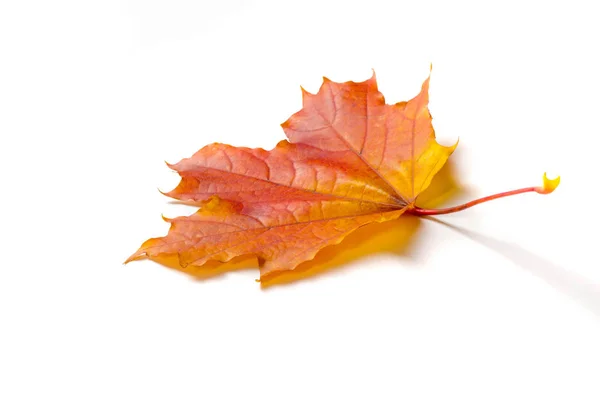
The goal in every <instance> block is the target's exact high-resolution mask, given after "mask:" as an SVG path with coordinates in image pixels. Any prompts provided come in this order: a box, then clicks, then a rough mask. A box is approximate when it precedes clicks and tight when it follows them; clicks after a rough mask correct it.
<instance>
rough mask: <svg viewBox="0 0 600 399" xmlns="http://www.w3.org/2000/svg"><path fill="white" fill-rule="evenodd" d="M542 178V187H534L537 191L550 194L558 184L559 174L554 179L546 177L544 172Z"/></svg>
mask: <svg viewBox="0 0 600 399" xmlns="http://www.w3.org/2000/svg"><path fill="white" fill-rule="evenodd" d="M543 180H544V184H543V185H542V187H536V189H535V191H536V192H537V193H540V194H550V193H551V192H553V191H554V190H556V187H558V185H559V184H560V176H557V177H556V178H554V179H548V176H547V175H546V173H544V177H543Z"/></svg>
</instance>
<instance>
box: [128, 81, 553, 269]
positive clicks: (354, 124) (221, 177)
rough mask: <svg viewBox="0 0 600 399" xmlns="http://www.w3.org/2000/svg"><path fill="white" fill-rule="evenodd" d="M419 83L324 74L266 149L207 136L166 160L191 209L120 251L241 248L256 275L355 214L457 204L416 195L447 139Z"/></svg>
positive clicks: (382, 217)
mask: <svg viewBox="0 0 600 399" xmlns="http://www.w3.org/2000/svg"><path fill="white" fill-rule="evenodd" d="M428 90H429V78H427V79H426V80H425V82H424V83H423V85H422V88H421V91H420V93H419V94H418V95H417V96H416V97H414V98H413V99H411V100H410V101H407V102H399V103H396V104H391V105H390V104H386V103H385V100H384V97H383V95H382V94H381V93H380V92H379V90H378V88H377V81H376V78H375V74H373V76H372V77H371V78H370V79H368V80H366V81H364V82H345V83H336V82H332V81H331V80H329V79H326V78H325V79H324V81H323V84H322V85H321V88H320V89H319V91H318V92H317V93H316V94H310V93H308V92H306V91H304V90H302V99H303V107H302V109H301V110H300V111H298V112H297V113H295V114H294V115H292V116H291V117H290V118H289V119H288V120H287V121H286V122H284V123H283V124H282V127H283V130H284V132H285V134H286V136H287V138H288V140H284V141H280V142H279V143H278V144H277V145H276V146H275V148H273V149H272V150H270V151H267V150H263V149H260V148H244V147H234V146H230V145H226V144H220V143H214V144H210V145H207V146H206V147H204V148H202V149H200V150H199V151H198V152H196V153H195V154H194V155H193V156H192V157H190V158H186V159H183V160H182V161H180V162H178V163H176V164H174V165H168V166H169V167H170V168H171V169H173V170H175V171H176V172H177V173H178V174H179V175H180V177H181V181H180V183H179V185H178V186H177V187H176V188H175V189H173V190H172V191H170V192H168V193H165V195H167V196H169V197H172V198H175V199H177V200H181V201H186V202H190V201H191V202H193V203H196V204H197V205H199V207H200V209H199V210H198V211H197V212H196V213H195V214H193V215H191V216H187V217H177V218H174V219H168V220H166V221H167V222H169V223H171V228H170V230H169V232H168V234H167V235H166V236H165V237H161V238H152V239H149V240H147V241H146V242H144V243H143V244H142V246H141V247H140V249H138V250H137V251H136V252H135V253H134V254H133V255H132V256H131V257H129V259H127V261H126V262H129V261H132V260H138V259H143V258H149V259H152V260H155V261H158V262H164V261H165V260H166V259H171V260H172V259H176V260H177V263H178V265H179V266H180V267H187V266H204V265H206V264H207V262H209V264H210V261H216V262H229V261H231V260H232V259H234V258H239V257H242V256H248V255H252V256H255V257H256V258H257V259H258V261H259V269H260V275H261V279H264V278H265V277H267V276H270V275H272V274H275V273H276V272H282V271H289V270H293V269H295V268H296V267H297V266H298V265H300V264H302V263H304V262H306V261H309V260H311V259H313V258H314V257H315V255H316V254H317V253H318V252H319V251H321V250H322V249H323V248H325V247H328V246H331V245H335V244H339V243H340V242H341V241H342V240H343V239H344V238H345V237H346V236H348V235H349V234H350V233H352V232H353V231H355V230H357V229H358V228H360V227H361V226H365V225H367V224H371V223H375V222H377V223H381V222H386V221H390V220H394V219H397V218H398V217H399V216H400V215H402V214H403V213H405V212H407V213H411V214H416V215H435V214H442V213H451V212H454V211H456V210H457V209H459V208H458V207H457V208H448V209H445V210H440V211H437V210H432V209H422V208H419V207H418V206H416V205H415V200H416V199H417V197H418V196H419V194H421V193H422V192H423V191H424V190H425V189H426V188H427V187H428V186H429V185H430V183H431V181H432V179H433V178H434V176H435V175H436V174H437V173H438V172H439V171H440V169H441V168H442V167H443V166H444V164H445V163H446V161H447V160H448V158H449V156H450V155H451V154H452V152H453V151H454V149H455V148H456V144H455V145H454V146H450V147H445V146H442V145H440V144H438V143H437V142H436V140H435V133H434V130H433V126H432V123H431V115H430V113H429V110H428V102H429V95H428ZM548 182H550V181H549V180H547V179H545V180H544V187H543V188H528V189H521V190H517V191H519V192H526V191H537V192H540V193H548V192H551V191H552V190H554V188H556V185H557V184H558V183H557V182H555V181H551V183H548ZM524 190H525V191H524ZM506 195H512V194H496V195H495V197H499V196H506ZM478 201H479V202H476V201H474V203H475V202H476V203H480V202H483V201H484V200H478ZM469 206H471V204H465V205H463V206H462V207H463V208H461V209H464V208H466V207H469Z"/></svg>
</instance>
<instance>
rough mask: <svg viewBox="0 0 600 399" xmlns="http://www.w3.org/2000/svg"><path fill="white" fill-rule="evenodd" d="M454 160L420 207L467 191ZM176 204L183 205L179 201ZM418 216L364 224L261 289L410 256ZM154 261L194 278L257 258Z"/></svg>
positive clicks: (252, 263)
mask: <svg viewBox="0 0 600 399" xmlns="http://www.w3.org/2000/svg"><path fill="white" fill-rule="evenodd" d="M455 162H456V161H455V160H452V159H451V160H449V161H448V162H447V163H446V165H444V167H443V168H442V169H441V170H440V171H439V172H438V173H437V175H436V176H435V177H434V178H433V180H432V182H431V185H430V186H429V187H428V188H427V190H426V191H424V192H423V193H422V194H421V195H420V196H419V198H418V200H417V204H418V205H419V206H427V207H430V208H433V207H439V206H440V205H442V204H444V203H446V202H447V201H448V200H450V199H454V198H457V197H460V196H462V195H463V194H464V193H465V192H466V191H467V190H466V189H465V188H464V187H463V186H461V185H460V184H459V183H458V181H457V179H456V163H455ZM175 203H178V204H182V202H181V201H176V202H175ZM183 204H186V203H183ZM420 219H421V218H419V217H415V216H411V215H402V216H401V217H400V218H399V219H397V220H393V221H389V222H385V223H373V224H371V225H367V226H364V227H362V228H360V229H358V230H356V231H355V232H353V233H351V234H349V235H348V236H347V237H346V238H345V239H344V240H343V241H342V242H341V243H340V244H338V245H334V246H330V247H326V248H324V249H322V250H321V251H319V253H317V255H316V256H315V258H314V259H313V260H310V261H307V262H304V263H302V264H300V265H299V266H298V267H297V268H296V269H294V270H289V271H284V272H279V273H274V274H273V275H271V276H269V277H268V278H263V279H261V280H260V283H261V288H263V289H268V288H269V287H273V286H276V285H284V284H292V283H296V282H299V281H303V280H308V279H315V278H319V277H320V276H323V275H326V274H328V273H332V272H335V271H338V270H339V269H340V268H342V267H351V265H352V263H353V262H354V261H356V260H357V259H360V258H364V257H368V256H371V255H374V254H378V253H391V254H394V255H395V256H398V257H411V255H412V253H411V248H412V246H411V244H412V243H413V240H414V236H415V234H416V233H417V232H418V230H419V228H420V226H421V223H422V221H421V220H420ZM153 260H154V261H155V262H157V263H159V264H161V265H163V266H165V267H168V268H169V269H172V270H176V271H178V272H182V273H185V274H187V275H189V276H190V277H192V278H193V279H195V280H197V281H204V280H207V279H213V278H219V277H222V276H223V275H225V274H226V273H229V272H234V271H240V270H246V269H257V268H258V260H257V259H256V257H255V256H252V255H248V256H241V257H237V258H234V259H232V260H231V261H229V262H226V263H220V262H216V261H210V262H207V263H206V264H205V265H203V266H200V267H198V266H189V267H185V268H184V267H181V266H180V264H179V259H178V258H177V256H176V255H175V256H170V257H161V258H159V259H153ZM257 274H258V273H257Z"/></svg>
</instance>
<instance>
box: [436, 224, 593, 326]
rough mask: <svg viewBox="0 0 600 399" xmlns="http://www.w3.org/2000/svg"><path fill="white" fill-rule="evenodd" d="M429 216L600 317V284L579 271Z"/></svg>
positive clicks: (518, 246)
mask: <svg viewBox="0 0 600 399" xmlns="http://www.w3.org/2000/svg"><path fill="white" fill-rule="evenodd" d="M426 219H429V220H432V221H434V222H436V223H439V224H441V225H443V226H445V227H447V228H449V229H452V230H453V231H456V232H457V233H459V234H461V235H463V236H465V237H467V238H469V239H470V240H473V241H475V242H477V243H478V244H480V245H483V246H485V247H487V248H489V249H491V250H492V251H494V252H496V253H498V254H500V255H502V256H504V257H505V258H507V259H508V260H510V261H511V262H513V263H514V264H516V265H517V266H520V267H521V268H523V269H524V270H526V271H527V272H529V273H531V274H532V275H534V276H536V277H538V278H540V279H541V280H543V281H544V282H546V284H548V285H550V286H551V287H553V288H554V289H556V290H558V291H559V292H561V293H562V294H564V295H566V296H567V297H569V298H571V299H572V300H574V301H576V302H578V303H579V304H580V305H582V306H583V307H584V308H585V309H587V310H588V311H590V312H592V313H593V314H594V315H596V317H599V318H600V285H597V284H594V283H592V282H590V281H588V280H586V279H585V278H584V277H583V276H581V275H579V274H576V273H571V272H569V271H568V270H565V269H564V268H562V267H561V266H559V265H557V264H555V263H553V262H551V261H549V260H547V259H544V258H542V257H540V256H538V255H536V254H534V253H533V252H531V251H529V250H527V249H525V248H523V247H521V246H520V245H517V244H515V243H512V242H506V241H502V240H498V239H496V238H493V237H490V236H487V235H484V234H481V233H477V232H474V231H472V230H468V229H465V228H462V227H458V226H455V225H452V224H450V223H447V222H444V221H442V220H439V219H436V218H434V217H426Z"/></svg>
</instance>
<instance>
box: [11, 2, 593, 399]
mask: <svg viewBox="0 0 600 399" xmlns="http://www.w3.org/2000/svg"><path fill="white" fill-rule="evenodd" d="M0 4H1V5H0V134H1V136H0V137H1V141H0V171H1V172H0V173H1V177H2V179H1V181H0V187H1V188H0V189H1V190H2V191H1V196H0V203H1V208H0V210H1V212H2V222H1V226H2V230H1V231H2V240H1V242H2V244H1V248H2V257H1V268H0V324H1V327H0V397H3V398H47V397H61V398H136V397H139V398H246V397H260V398H264V399H267V398H352V397H357V398H400V397H404V398H446V397H453V396H456V397H462V398H536V397H537V398H541V397H543V398H551V397H552V398H553V397H556V398H598V397H600V377H599V376H600V288H599V287H600V261H599V260H598V250H597V249H598V245H599V242H598V238H599V235H598V227H599V226H600V225H599V220H598V219H599V218H598V210H597V209H598V208H597V204H598V194H600V193H599V190H598V175H597V168H598V166H597V157H598V155H597V154H598V144H599V139H598V136H599V134H600V129H599V128H598V124H599V120H598V110H599V105H600V104H599V100H598V93H599V89H600V84H599V83H600V81H599V77H598V76H599V75H598V71H599V70H600V63H599V61H598V58H597V55H598V38H599V37H600V30H599V29H598V26H599V25H598V21H597V16H598V12H597V11H596V10H595V8H594V6H593V4H594V1H588V2H583V1H565V2H556V1H544V2H542V1H540V2H539V3H537V2H532V1H529V2H527V1H518V2H514V3H510V2H507V1H502V2H473V3H472V4H469V3H458V2H455V1H448V2H442V1H440V2H421V1H416V0H415V1H411V2H406V1H390V2H377V1H364V2H349V1H346V2H339V3H334V2H326V1H321V2H314V3H313V2H310V1H306V0H304V1H299V2H284V1H280V2H273V3H268V2H251V1H247V2H246V1H191V0H189V1H183V0H178V1H148V0H138V1H122V2H115V1H70V2H68V1H52V2H50V1H37V2H36V1H9V0H6V1H2V2H1V3H0ZM430 63H432V64H433V72H432V80H431V91H430V93H431V105H430V109H431V112H432V114H433V117H434V126H435V128H436V131H437V134H438V137H439V140H440V141H441V142H442V143H445V144H449V143H452V142H454V140H455V139H456V138H457V137H460V144H459V146H458V149H457V151H456V152H455V154H454V155H453V157H452V158H453V165H454V171H455V176H456V178H457V179H458V181H459V183H460V186H461V188H460V190H457V191H456V192H455V195H453V196H452V197H451V198H448V202H446V204H445V205H446V206H447V205H452V204H458V203H461V202H464V201H466V200H468V199H472V198H476V197H479V196H482V195H487V194H491V193H495V192H498V191H504V190H507V189H513V188H520V187H526V186H531V185H537V184H539V183H540V182H541V176H542V173H543V172H544V171H547V172H548V173H549V175H550V176H551V177H553V176H555V175H557V174H560V175H561V177H562V183H561V186H560V187H559V188H558V189H557V191H556V192H555V193H553V194H552V195H548V196H541V195H537V194H527V195H523V196H520V197H513V198H509V199H504V200H499V201H496V202H493V203H489V204H485V205H481V206H478V207H476V208H473V209H471V210H469V211H465V212H463V213H459V214H455V215H448V216H444V217H439V218H438V219H439V220H442V221H444V222H445V223H447V224H448V225H444V224H440V223H436V222H434V221H432V220H421V221H419V220H414V219H412V220H411V219H403V220H401V221H400V222H397V223H391V224H390V225H389V226H388V227H387V228H386V229H385V230H381V229H379V230H367V232H366V233H358V236H354V237H350V238H349V240H351V241H350V243H351V245H350V247H347V248H346V251H347V253H346V255H344V254H339V253H338V252H339V251H338V252H336V250H326V251H328V252H326V254H325V255H326V256H324V257H322V258H321V260H320V262H321V263H323V264H329V265H334V266H335V267H323V270H322V271H321V272H320V273H317V274H315V275H313V276H307V277H306V278H303V279H299V280H297V281H294V282H290V283H287V284H277V285H273V286H271V287H269V288H261V286H260V284H259V283H256V282H255V281H254V280H255V279H256V278H258V270H257V269H256V268H244V269H242V270H237V271H231V272H228V273H224V274H217V275H215V276H213V277H206V276H205V278H196V277H193V276H190V275H189V274H185V273H181V272H178V271H175V270H172V269H168V268H166V267H163V266H160V265H158V264H155V263H152V262H149V261H143V262H134V263H131V264H129V265H127V266H123V265H122V262H123V260H124V259H125V258H127V257H128V256H129V255H130V254H131V253H132V252H133V251H135V250H136V249H137V248H138V246H139V245H140V244H141V242H142V241H144V240H145V239H146V238H149V237H154V236H161V235H164V234H165V233H166V231H167V228H168V225H167V224H166V223H164V222H163V221H162V220H161V218H160V215H161V213H164V214H165V215H167V216H175V215H182V214H189V213H191V212H193V209H191V208H188V207H184V206H181V205H174V204H172V203H170V201H169V199H168V198H166V197H164V196H162V195H160V193H159V192H158V191H157V188H160V189H163V190H168V189H171V188H172V187H174V185H175V184H176V183H177V181H178V178H177V176H176V175H175V174H174V173H173V172H171V171H169V170H168V168H167V167H166V166H165V164H164V163H163V161H169V162H176V161H178V160H179V159H181V158H183V157H187V156H190V155H191V154H192V153H193V152H195V151H196V150H197V149H199V148H200V147H202V146H203V145H206V144H208V143H210V142H213V141H220V142H224V143H229V144H234V145H243V146H250V147H259V146H260V147H264V148H272V147H273V146H274V145H275V143H276V142H277V141H279V140H280V139H282V138H283V137H284V135H283V132H282V130H281V128H280V127H279V124H280V123H281V122H283V121H284V120H286V119H287V118H288V117H289V116H290V115H291V114H292V113H294V112H296V111H297V110H298V109H299V108H300V105H301V103H300V101H301V94H300V85H302V86H303V87H305V88H306V89H307V90H309V91H312V92H315V91H316V90H317V89H318V87H319V85H320V83H321V79H322V76H327V77H329V78H331V79H332V80H335V81H346V80H355V81H361V80H364V79H367V78H368V77H370V75H371V68H373V69H374V70H375V71H376V73H377V78H378V81H379V87H380V90H381V91H382V92H383V93H384V95H385V96H386V99H387V101H388V102H390V103H393V102H397V101H401V100H408V99H409V98H411V97H413V96H414V95H416V94H417V92H418V90H419V88H420V85H421V83H422V81H423V80H424V79H425V78H426V77H427V75H428V73H429V65H430ZM367 229H369V228H368V227H367ZM406 229H411V230H412V231H413V233H414V234H412V237H411V238H410V240H408V241H407V240H405V239H403V233H402V232H403V231H405V230H406ZM396 237H397V239H396ZM403 240H404V241H407V242H403ZM365 253H366V254H365ZM348 254H349V255H348ZM354 254H359V255H362V256H354ZM344 256H345V257H344ZM319 259H320V258H319V257H318V258H317V261H319ZM315 267H317V268H319V267H321V266H319V262H317V263H316V264H315ZM309 274H310V273H309Z"/></svg>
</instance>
